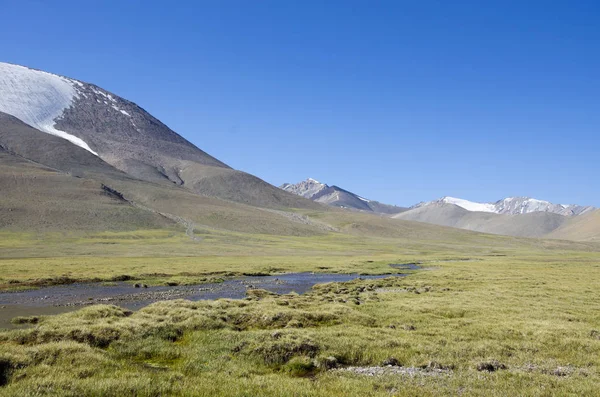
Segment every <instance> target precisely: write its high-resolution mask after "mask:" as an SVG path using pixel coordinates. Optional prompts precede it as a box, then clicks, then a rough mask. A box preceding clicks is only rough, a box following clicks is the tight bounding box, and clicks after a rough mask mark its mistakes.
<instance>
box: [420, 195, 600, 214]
mask: <svg viewBox="0 0 600 397" xmlns="http://www.w3.org/2000/svg"><path fill="white" fill-rule="evenodd" d="M434 204H454V205H456V206H459V207H461V208H464V209H466V210H467V211H478V212H490V213H494V214H507V215H518V214H529V213H532V212H549V213H553V214H558V215H565V216H575V215H581V214H583V213H585V212H587V211H591V210H593V209H594V208H593V207H585V206H581V205H574V204H553V203H551V202H549V201H543V200H537V199H534V198H530V197H508V198H505V199H502V200H498V201H496V202H495V203H477V202H473V201H468V200H463V199H459V198H455V197H442V198H441V199H438V200H435V201H429V202H426V203H425V202H422V203H419V204H417V205H414V206H412V207H411V209H412V208H421V207H427V206H431V205H434Z"/></svg>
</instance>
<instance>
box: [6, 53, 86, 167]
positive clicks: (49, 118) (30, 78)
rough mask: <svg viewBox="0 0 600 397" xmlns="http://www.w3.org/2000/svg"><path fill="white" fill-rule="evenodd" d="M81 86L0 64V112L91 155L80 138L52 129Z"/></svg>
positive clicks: (21, 68)
mask: <svg viewBox="0 0 600 397" xmlns="http://www.w3.org/2000/svg"><path fill="white" fill-rule="evenodd" d="M81 85H82V83H80V82H77V81H75V80H72V79H68V78H66V77H61V76H57V75H54V74H51V73H47V72H42V71H38V70H33V69H29V68H26V67H24V66H18V65H12V64H8V63H2V62H0V112H3V113H6V114H10V115H11V116H14V117H16V118H18V119H19V120H21V121H22V122H24V123H26V124H28V125H30V126H31V127H33V128H36V129H38V130H40V131H43V132H46V133H48V134H52V135H56V136H59V137H61V138H64V139H66V140H68V141H70V142H71V143H73V144H75V145H77V146H79V147H82V148H84V149H85V150H87V151H89V152H90V153H93V154H95V155H96V156H97V155H98V153H96V152H94V151H93V150H92V149H91V148H90V147H89V145H88V144H87V143H86V142H84V141H83V140H82V139H81V138H78V137H76V136H74V135H71V134H68V133H66V132H64V131H60V130H57V129H56V128H55V124H56V121H57V120H58V119H60V118H61V116H62V115H63V112H64V111H65V109H68V108H69V107H71V105H72V104H73V101H74V99H76V98H79V94H78V91H77V88H76V86H81Z"/></svg>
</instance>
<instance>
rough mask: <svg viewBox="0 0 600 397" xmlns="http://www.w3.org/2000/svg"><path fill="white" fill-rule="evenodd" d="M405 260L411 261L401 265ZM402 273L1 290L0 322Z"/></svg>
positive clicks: (7, 324) (283, 290)
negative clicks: (102, 306)
mask: <svg viewBox="0 0 600 397" xmlns="http://www.w3.org/2000/svg"><path fill="white" fill-rule="evenodd" d="M396 266H399V267H398V269H402V270H404V269H406V270H409V269H410V270H415V269H416V268H418V267H416V265H414V264H409V265H394V266H393V267H396ZM401 266H409V267H401ZM391 276H397V277H401V276H405V274H399V273H398V274H391V275H390V274H386V275H377V276H366V275H359V274H327V273H291V274H283V275H277V276H246V277H237V278H233V279H228V280H225V281H223V282H221V283H211V284H201V285H190V286H172V287H169V286H157V287H148V288H134V286H133V285H132V284H129V283H126V282H118V283H115V285H106V284H102V283H86V284H70V285H62V286H56V287H47V288H41V289H37V290H29V291H20V292H3V293H0V328H8V327H12V324H11V323H10V320H11V319H12V318H14V317H16V316H33V315H49V314H58V313H64V312H67V311H72V310H76V309H77V308H79V307H82V306H85V305H97V304H112V305H118V306H121V307H125V308H127V309H132V310H137V309H140V308H142V307H144V306H146V305H148V304H150V303H153V302H157V301H161V300H171V299H189V300H194V301H195V300H212V299H219V298H229V299H241V298H244V297H245V296H246V291H247V290H248V289H265V290H267V291H271V292H274V293H277V294H287V293H291V292H296V293H298V294H303V293H305V292H306V291H308V290H310V289H311V288H312V287H313V286H314V285H315V284H322V283H329V282H344V281H350V280H354V279H357V278H362V279H377V278H385V277H391Z"/></svg>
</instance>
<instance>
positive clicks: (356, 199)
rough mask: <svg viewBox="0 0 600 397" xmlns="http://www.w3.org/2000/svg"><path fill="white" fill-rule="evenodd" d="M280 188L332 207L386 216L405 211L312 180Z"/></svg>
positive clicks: (288, 184) (401, 208)
mask: <svg viewBox="0 0 600 397" xmlns="http://www.w3.org/2000/svg"><path fill="white" fill-rule="evenodd" d="M280 188H281V189H283V190H285V191H287V192H290V193H294V194H297V195H298V196H302V197H304V198H307V199H310V200H313V201H316V202H318V203H323V204H327V205H330V206H333V207H339V208H347V209H352V210H358V211H366V212H374V213H377V214H388V215H393V214H398V213H401V212H403V211H406V210H407V208H405V207H397V206H395V205H389V204H383V203H380V202H378V201H373V200H369V199H366V198H363V197H361V196H359V195H357V194H355V193H352V192H349V191H347V190H344V189H342V188H340V187H338V186H329V185H327V184H325V183H321V182H319V181H317V180H315V179H312V178H308V179H307V180H305V181H302V182H298V183H295V184H290V183H284V184H283V185H281V186H280Z"/></svg>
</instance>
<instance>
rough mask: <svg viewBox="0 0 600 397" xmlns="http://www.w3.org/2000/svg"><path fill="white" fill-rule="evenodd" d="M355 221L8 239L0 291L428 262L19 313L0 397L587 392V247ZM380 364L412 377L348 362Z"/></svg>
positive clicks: (6, 345) (594, 268)
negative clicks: (306, 283) (319, 229)
mask: <svg viewBox="0 0 600 397" xmlns="http://www.w3.org/2000/svg"><path fill="white" fill-rule="evenodd" d="M324 216H329V215H324ZM357 224H359V223H357V222H353V223H351V224H350V228H348V229H346V231H347V233H329V234H326V235H321V236H307V237H291V236H287V237H278V236H272V235H259V234H243V233H233V232H226V231H222V230H212V229H198V230H196V231H195V234H196V236H198V237H200V238H201V240H200V241H192V240H191V239H189V237H187V236H186V235H185V234H184V233H182V232H181V231H177V230H154V231H138V232H120V233H96V234H85V235H81V234H68V233H65V234H45V235H35V234H18V233H8V232H3V233H1V236H0V274H1V286H2V288H3V289H5V290H10V289H15V288H32V287H36V286H43V285H50V284H54V283H61V282H73V281H93V280H103V281H106V280H111V279H114V278H116V277H117V278H118V277H119V276H123V275H127V276H129V277H131V278H132V280H138V279H140V280H142V279H143V280H147V281H150V282H153V283H155V284H160V283H163V282H166V281H168V280H172V279H176V280H177V281H178V282H181V283H186V282H195V281H197V280H198V279H200V278H202V277H205V276H209V275H210V276H212V275H219V276H225V277H226V276H229V275H235V274H242V273H277V272H298V271H316V272H319V271H320V272H357V273H378V274H382V273H388V272H391V271H393V269H391V268H390V267H389V266H388V264H390V263H410V262H421V263H422V266H423V267H425V268H427V269H429V270H422V271H417V272H415V273H413V274H411V275H410V276H408V277H405V278H386V279H381V280H355V281H351V282H347V283H335V284H324V285H318V286H316V287H315V288H313V290H312V291H311V292H310V293H308V294H305V295H295V294H289V295H283V296H278V295H273V294H270V293H268V292H266V291H262V290H250V291H249V293H248V297H247V298H246V299H245V300H237V301H236V300H218V301H204V302H189V301H183V300H176V301H167V302H158V303H155V304H152V305H150V306H148V307H146V308H144V309H141V310H139V311H136V312H129V311H127V310H125V309H121V308H118V307H115V306H92V307H86V308H84V309H80V310H78V311H75V312H71V313H66V314H62V315H58V316H47V317H39V318H37V317H36V318H22V319H20V322H22V323H27V322H31V323H32V324H30V325H29V326H28V327H26V328H22V329H15V330H7V331H4V332H2V333H0V341H1V343H0V371H1V372H0V383H2V384H3V386H2V387H0V395H7V396H16V395H20V396H37V395H40V396H42V395H60V396H82V395H86V396H87V395H90V396H122V395H135V396H163V395H179V396H188V395H192V396H221V395H222V396H260V395H269V396H348V395H356V396H439V395H462V396H483V395H485V396H516V395H519V396H555V395H560V396H562V395H564V396H585V395H589V396H595V395H598V390H600V377H599V375H600V373H599V372H600V314H599V313H600V301H599V300H598V290H597V280H598V279H600V247H599V246H597V245H594V244H591V243H590V244H584V243H570V242H562V241H552V240H527V239H518V238H512V237H503V236H490V235H482V234H476V233H469V232H464V231H456V232H454V231H452V230H451V229H443V228H431V229H427V228H425V229H422V230H420V231H419V232H418V233H420V235H419V236H415V235H408V236H405V237H402V236H394V235H392V236H390V237H386V236H385V233H382V234H381V235H375V234H374V233H372V231H373V230H376V229H377V228H378V226H377V225H373V224H370V225H369V226H370V227H369V230H370V233H369V235H366V234H365V233H364V232H363V230H364V229H365V228H364V227H356V225H357ZM336 226H337V227H339V228H345V227H346V226H348V225H344V224H341V223H340V224H338V225H336ZM440 229H442V230H445V232H444V233H438V232H436V231H435V230H440ZM430 230H431V232H430ZM132 282H133V281H132ZM383 363H386V364H389V363H393V364H396V366H395V367H391V368H400V367H399V366H402V368H411V369H412V370H413V372H412V374H410V375H409V374H401V373H387V374H386V373H384V374H383V375H380V376H368V375H363V374H360V373H359V372H360V371H361V369H364V368H367V367H374V366H375V367H379V366H382V364H383ZM348 368H350V369H349V370H348ZM385 368H390V367H385Z"/></svg>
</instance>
